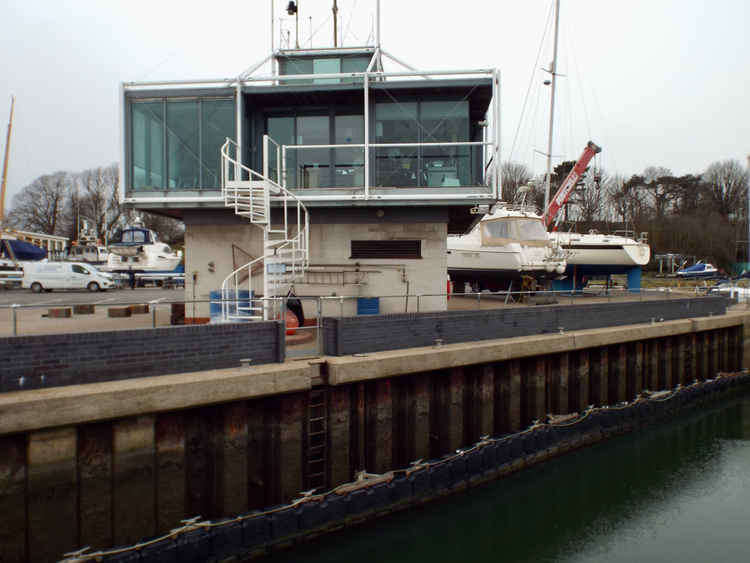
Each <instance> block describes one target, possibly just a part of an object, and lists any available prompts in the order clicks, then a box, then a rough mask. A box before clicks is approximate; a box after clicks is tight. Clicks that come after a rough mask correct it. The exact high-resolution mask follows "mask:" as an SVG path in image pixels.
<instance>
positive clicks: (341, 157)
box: [334, 115, 365, 188]
mask: <svg viewBox="0 0 750 563" xmlns="http://www.w3.org/2000/svg"><path fill="white" fill-rule="evenodd" d="M334 133H335V137H334V144H336V145H361V144H363V143H364V142H365V119H364V116H362V115H337V116H336V117H335V118H334ZM334 185H335V186H336V187H338V188H354V187H361V186H364V185H365V150H364V149H363V148H362V147H352V148H350V149H344V148H341V149H334Z"/></svg>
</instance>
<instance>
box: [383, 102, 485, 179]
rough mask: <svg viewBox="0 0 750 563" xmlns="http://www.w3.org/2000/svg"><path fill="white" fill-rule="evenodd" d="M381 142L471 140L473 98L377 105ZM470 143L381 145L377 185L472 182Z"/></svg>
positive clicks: (451, 141) (452, 141)
mask: <svg viewBox="0 0 750 563" xmlns="http://www.w3.org/2000/svg"><path fill="white" fill-rule="evenodd" d="M375 119H376V121H375V135H376V139H377V142H378V143H417V142H418V143H455V142H464V141H468V140H469V103H468V101H458V102H456V101H438V102H431V101H420V102H407V103H402V102H386V103H378V104H376V105H375ZM470 155H471V148H470V147H455V146H452V147H451V146H421V147H378V148H376V149H375V175H376V179H375V185H377V186H394V187H403V186H428V187H444V186H461V185H469V184H471V181H470V177H471V161H470Z"/></svg>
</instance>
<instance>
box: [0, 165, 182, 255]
mask: <svg viewBox="0 0 750 563" xmlns="http://www.w3.org/2000/svg"><path fill="white" fill-rule="evenodd" d="M119 187H120V179H119V169H118V166H117V165H116V164H110V165H108V166H98V167H96V168H91V169H88V170H83V171H81V172H66V171H60V172H54V173H52V174H44V175H42V176H39V177H38V178H37V179H35V180H34V181H33V182H31V183H30V184H29V185H28V186H25V187H24V188H23V189H21V191H20V192H18V193H17V194H16V195H15V196H14V197H13V201H12V206H11V209H10V211H9V212H8V214H7V215H6V218H5V223H6V226H7V227H10V228H15V229H19V230H24V231H32V232H37V233H45V234H48V235H58V236H64V237H68V238H69V239H70V240H71V241H75V240H77V239H78V235H79V229H83V226H84V225H85V226H86V227H88V230H89V232H91V233H92V234H94V235H95V236H96V238H97V239H98V240H100V241H101V242H102V243H103V242H104V241H105V240H117V239H118V238H119V232H120V230H121V229H122V228H123V227H125V226H127V225H129V224H132V223H133V222H135V220H136V219H139V220H141V221H142V222H143V224H144V226H145V227H146V228H149V229H152V230H154V231H156V233H157V234H158V235H159V239H160V240H163V241H164V242H166V243H168V244H181V243H182V242H183V240H184V232H185V229H184V226H183V224H182V222H180V221H177V220H175V219H172V218H169V217H163V216H160V215H154V214H151V213H142V212H135V211H133V210H132V209H128V208H127V207H125V206H124V205H123V204H122V203H121V202H120V198H119V195H118V194H119Z"/></svg>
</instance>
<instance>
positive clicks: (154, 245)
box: [107, 227, 182, 272]
mask: <svg viewBox="0 0 750 563" xmlns="http://www.w3.org/2000/svg"><path fill="white" fill-rule="evenodd" d="M109 252H110V254H109V259H108V261H107V270H109V271H112V272H154V271H171V270H174V269H175V268H176V267H177V265H178V264H179V263H180V260H181V259H182V253H181V252H179V251H178V252H174V251H173V250H172V249H171V248H170V247H169V245H168V244H165V243H163V242H159V237H158V236H157V234H156V233H155V232H154V231H152V230H151V229H146V228H143V227H128V228H127V229H123V231H122V237H121V239H120V241H119V242H114V243H111V244H110V245H109Z"/></svg>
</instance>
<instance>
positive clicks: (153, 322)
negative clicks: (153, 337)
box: [151, 303, 157, 328]
mask: <svg viewBox="0 0 750 563" xmlns="http://www.w3.org/2000/svg"><path fill="white" fill-rule="evenodd" d="M156 306H157V304H156V303H151V328H156Z"/></svg>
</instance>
